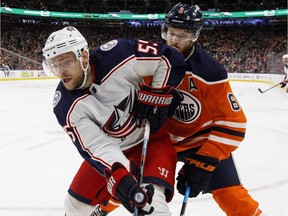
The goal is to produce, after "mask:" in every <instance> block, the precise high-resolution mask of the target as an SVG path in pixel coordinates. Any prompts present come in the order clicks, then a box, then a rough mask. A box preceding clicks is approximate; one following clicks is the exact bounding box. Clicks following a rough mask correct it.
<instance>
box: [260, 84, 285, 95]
mask: <svg viewBox="0 0 288 216" xmlns="http://www.w3.org/2000/svg"><path fill="white" fill-rule="evenodd" d="M281 83H282V82H280V83H277V84H275V85H273V86H271V87H270V88H268V89H266V90H264V91H263V90H261V89H260V88H258V90H259V92H261V93H265V92H267V91H269V90H270V89H273V88H275V87H276V86H278V85H280V84H281Z"/></svg>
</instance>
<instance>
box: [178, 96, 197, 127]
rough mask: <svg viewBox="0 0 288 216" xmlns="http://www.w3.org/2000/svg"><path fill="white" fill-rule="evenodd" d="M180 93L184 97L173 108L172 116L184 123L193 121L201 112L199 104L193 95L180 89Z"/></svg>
mask: <svg viewBox="0 0 288 216" xmlns="http://www.w3.org/2000/svg"><path fill="white" fill-rule="evenodd" d="M180 93H181V94H182V96H183V98H184V99H183V101H182V102H181V104H180V105H179V106H178V107H177V109H176V110H175V112H174V114H173V118H175V119H177V120H179V121H181V122H186V123H191V122H194V121H195V120H196V119H197V118H198V117H199V115H200V113H201V104H200V102H199V100H198V99H197V98H195V97H194V96H192V95H190V94H187V93H186V92H182V91H180Z"/></svg>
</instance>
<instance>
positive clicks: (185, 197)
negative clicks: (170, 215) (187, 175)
mask: <svg viewBox="0 0 288 216" xmlns="http://www.w3.org/2000/svg"><path fill="white" fill-rule="evenodd" d="M189 193H190V186H187V188H186V191H185V195H184V199H183V203H182V207H181V212H180V216H185V210H186V206H187V202H188V198H189Z"/></svg>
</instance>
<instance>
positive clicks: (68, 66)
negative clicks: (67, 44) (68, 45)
mask: <svg viewBox="0 0 288 216" xmlns="http://www.w3.org/2000/svg"><path fill="white" fill-rule="evenodd" d="M49 64H50V66H51V69H52V70H53V72H54V73H55V74H56V75H57V76H58V77H59V78H60V79H61V81H62V83H63V85H64V87H65V88H66V89H67V90H70V91H72V90H75V89H76V88H77V87H79V86H80V85H81V83H82V81H83V76H84V75H83V69H82V67H81V64H80V61H79V60H77V59H76V56H75V54H74V53H73V52H68V53H64V54H62V55H59V56H56V57H54V58H52V59H50V60H49Z"/></svg>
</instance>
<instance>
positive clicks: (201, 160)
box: [177, 154, 219, 197]
mask: <svg viewBox="0 0 288 216" xmlns="http://www.w3.org/2000/svg"><path fill="white" fill-rule="evenodd" d="M218 163H219V160H218V159H216V158H213V157H208V156H203V155H198V154H193V155H192V156H191V157H190V158H186V159H185V164H184V165H183V167H182V168H181V170H180V171H179V173H178V177H177V181H178V182H177V190H178V191H179V193H180V194H182V195H185V190H186V187H187V186H188V185H189V186H190V188H191V189H190V194H189V197H197V196H198V194H199V193H200V192H201V191H203V190H204V189H205V188H206V187H207V186H208V184H209V183H210V180H211V177H212V173H213V171H214V170H215V168H216V166H217V165H218Z"/></svg>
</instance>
